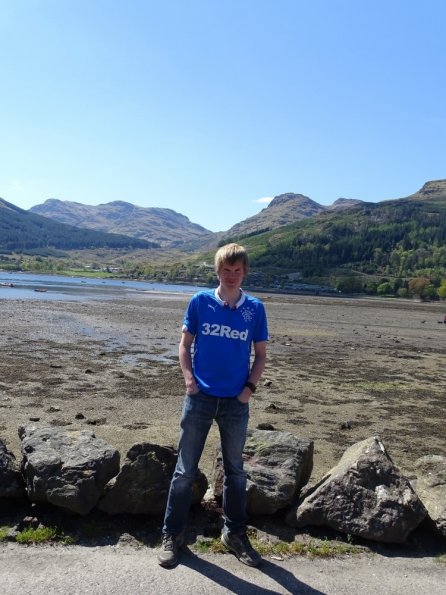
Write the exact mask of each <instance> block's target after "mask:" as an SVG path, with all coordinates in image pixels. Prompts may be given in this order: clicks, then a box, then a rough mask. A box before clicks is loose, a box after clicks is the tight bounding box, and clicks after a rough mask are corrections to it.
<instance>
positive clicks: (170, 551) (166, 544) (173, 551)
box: [158, 533, 184, 568]
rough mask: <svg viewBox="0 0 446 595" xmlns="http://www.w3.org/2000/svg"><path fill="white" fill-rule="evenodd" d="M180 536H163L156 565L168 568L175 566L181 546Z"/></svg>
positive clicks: (166, 534) (181, 538) (181, 539)
mask: <svg viewBox="0 0 446 595" xmlns="http://www.w3.org/2000/svg"><path fill="white" fill-rule="evenodd" d="M183 541H184V540H183V536H182V535H169V534H168V533H165V534H164V535H163V543H162V544H161V551H160V552H159V554H158V564H159V565H160V566H164V567H166V568H169V567H170V566H175V564H176V563H177V562H178V552H179V549H180V547H181V546H182V545H183Z"/></svg>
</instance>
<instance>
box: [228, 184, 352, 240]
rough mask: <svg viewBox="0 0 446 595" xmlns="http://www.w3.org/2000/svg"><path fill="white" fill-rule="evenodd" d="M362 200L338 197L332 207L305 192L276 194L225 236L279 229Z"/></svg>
mask: <svg viewBox="0 0 446 595" xmlns="http://www.w3.org/2000/svg"><path fill="white" fill-rule="evenodd" d="M361 202H362V201H360V200H355V199H352V198H338V200H336V201H335V202H334V203H333V204H332V205H331V206H330V207H325V206H323V205H321V204H319V203H317V202H316V201H314V200H312V199H311V198H308V196H304V195H303V194H295V193H293V192H286V193H285V194H279V195H278V196H275V197H274V198H273V200H272V201H271V202H270V203H269V205H268V206H267V207H266V208H264V209H262V210H261V211H260V213H257V214H256V215H253V216H252V217H249V218H248V219H245V220H244V221H241V222H240V223H237V224H236V225H234V226H233V227H231V229H229V230H228V231H227V232H225V233H224V237H227V238H236V237H242V236H247V235H252V234H256V233H261V232H264V231H268V230H272V229H277V228H278V227H282V226H284V225H290V224H291V223H295V222H297V221H301V220H302V219H307V218H308V217H314V216H315V215H318V214H319V213H323V212H324V211H327V210H335V209H347V208H350V207H352V206H355V205H356V204H359V203H361Z"/></svg>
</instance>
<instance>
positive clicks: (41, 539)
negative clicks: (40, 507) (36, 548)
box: [15, 527, 67, 545]
mask: <svg viewBox="0 0 446 595" xmlns="http://www.w3.org/2000/svg"><path fill="white" fill-rule="evenodd" d="M15 539H16V541H17V543H22V544H25V545H27V544H30V543H33V544H37V543H49V542H52V541H55V540H62V541H63V540H64V539H63V535H60V534H59V530H58V529H57V527H37V528H33V527H27V528H26V529H23V531H20V533H19V534H18V535H17V536H16V538H15ZM65 543H67V541H65Z"/></svg>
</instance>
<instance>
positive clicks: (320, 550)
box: [194, 537, 363, 558]
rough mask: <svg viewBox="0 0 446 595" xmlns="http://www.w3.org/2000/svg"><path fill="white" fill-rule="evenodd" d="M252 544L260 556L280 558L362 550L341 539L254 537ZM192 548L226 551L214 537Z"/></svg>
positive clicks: (335, 554) (324, 555)
mask: <svg viewBox="0 0 446 595" xmlns="http://www.w3.org/2000/svg"><path fill="white" fill-rule="evenodd" d="M250 541H251V544H252V546H253V547H254V548H255V549H256V550H257V551H258V552H259V554H260V555H261V556H277V557H280V558H290V557H294V556H307V557H309V558H333V557H336V556H345V555H353V554H359V553H361V552H362V551H363V549H362V548H360V547H358V546H356V545H354V544H352V543H351V542H350V540H349V542H348V543H344V542H341V541H330V540H328V539H323V540H319V539H315V540H311V541H310V542H308V543H302V542H299V541H292V542H290V543H288V542H285V541H277V542H269V541H262V540H260V539H257V538H256V537H251V539H250ZM194 549H195V550H196V551H197V552H198V553H201V554H203V553H213V554H220V553H227V549H226V548H225V546H224V545H223V544H222V543H221V541H220V539H219V538H214V539H198V540H197V541H196V543H195V545H194Z"/></svg>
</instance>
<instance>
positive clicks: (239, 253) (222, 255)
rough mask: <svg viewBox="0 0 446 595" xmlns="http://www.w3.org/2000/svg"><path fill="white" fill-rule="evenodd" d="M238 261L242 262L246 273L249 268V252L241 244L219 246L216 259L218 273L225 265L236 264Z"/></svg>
mask: <svg viewBox="0 0 446 595" xmlns="http://www.w3.org/2000/svg"><path fill="white" fill-rule="evenodd" d="M236 262H241V263H242V264H243V269H244V271H245V275H246V274H247V272H248V269H249V260H248V253H247V252H246V250H245V248H244V247H243V246H240V244H226V245H225V246H222V247H221V248H219V249H218V250H217V252H216V254H215V259H214V263H215V271H216V273H217V275H218V274H219V272H220V271H221V268H222V266H223V265H225V264H235V263H236Z"/></svg>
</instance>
